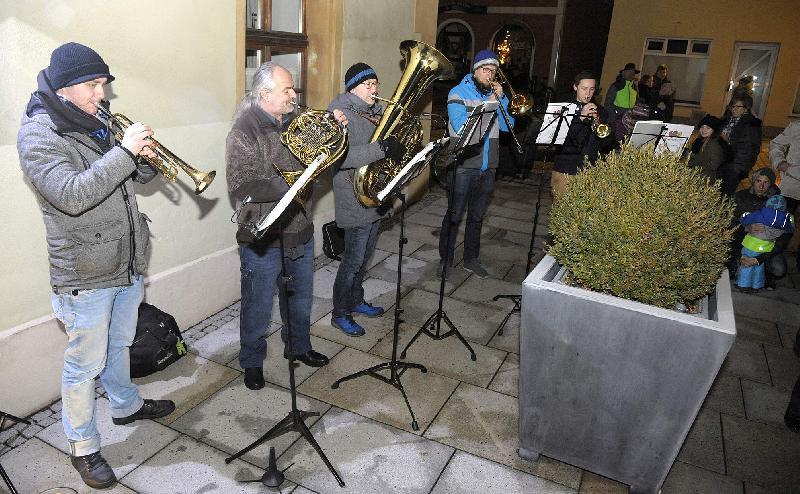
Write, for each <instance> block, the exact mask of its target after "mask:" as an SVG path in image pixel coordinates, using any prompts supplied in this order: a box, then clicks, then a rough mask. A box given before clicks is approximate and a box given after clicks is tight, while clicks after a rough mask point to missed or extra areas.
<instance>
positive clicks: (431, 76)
mask: <svg viewBox="0 0 800 494" xmlns="http://www.w3.org/2000/svg"><path fill="white" fill-rule="evenodd" d="M400 53H402V54H403V57H404V58H405V69H404V70H403V74H402V76H401V77H400V82H399V83H398V84H397V89H395V91H394V96H392V98H391V100H389V101H388V103H387V105H386V108H385V109H384V112H383V116H382V117H381V119H380V121H379V122H378V126H377V128H376V129H375V132H374V133H373V134H372V139H371V140H370V142H375V141H378V140H381V139H386V138H387V137H389V136H394V137H395V138H397V140H398V141H400V143H402V144H403V146H405V148H406V154H405V155H404V156H403V159H402V161H403V163H396V162H395V160H394V159H392V158H383V159H380V160H378V161H375V162H373V163H370V164H368V165H366V166H362V167H361V168H359V169H357V170H356V171H355V175H354V176H353V189H354V190H355V194H356V198H357V199H358V202H360V203H361V204H362V205H363V206H366V207H376V206H378V205H380V201H379V200H378V198H377V196H378V193H379V192H380V191H381V190H383V188H385V187H386V186H387V185H388V184H389V182H391V181H392V179H393V178H394V177H395V176H396V175H397V174H398V173H399V172H400V171H401V170H402V168H403V164H404V163H406V162H408V161H409V160H410V159H411V158H413V157H414V155H415V154H416V153H417V152H418V151H419V150H420V148H421V144H422V124H420V122H419V119H418V118H417V117H416V116H414V115H412V114H411V113H410V110H411V107H412V106H413V105H414V104H415V103H416V102H417V100H419V98H420V96H422V94H423V93H425V91H426V90H427V89H428V87H429V86H430V85H431V84H432V83H433V81H435V80H436V79H438V78H440V77H445V76H449V75H452V74H453V64H451V63H450V61H449V60H448V59H447V57H445V56H444V55H442V54H441V53H440V52H439V51H438V50H437V49H435V48H433V47H431V46H428V45H426V44H425V43H422V42H419V41H414V40H406V41H403V42H402V43H400Z"/></svg>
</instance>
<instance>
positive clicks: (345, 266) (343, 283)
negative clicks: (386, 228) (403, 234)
mask: <svg viewBox="0 0 800 494" xmlns="http://www.w3.org/2000/svg"><path fill="white" fill-rule="evenodd" d="M380 225H381V222H380V220H378V221H375V222H373V223H369V224H367V225H361V226H355V227H352V228H344V252H343V253H342V261H341V263H340V264H339V270H338V271H337V272H336V281H334V283H333V317H341V316H346V315H349V314H350V312H351V311H352V310H353V308H354V307H355V306H357V305H358V304H360V303H361V302H363V301H364V274H365V273H366V272H367V264H368V263H369V260H370V258H371V257H372V254H373V253H374V252H375V244H377V243H378V230H379V228H380Z"/></svg>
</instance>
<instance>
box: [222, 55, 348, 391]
mask: <svg viewBox="0 0 800 494" xmlns="http://www.w3.org/2000/svg"><path fill="white" fill-rule="evenodd" d="M296 100H297V93H295V91H294V87H293V81H292V75H291V74H290V73H289V71H287V70H286V69H285V68H283V67H281V66H280V65H278V64H276V63H274V62H267V63H265V64H262V65H261V67H259V68H258V70H256V73H255V74H254V76H253V85H252V90H251V91H249V92H248V93H246V94H245V95H244V97H242V101H241V102H240V103H239V108H238V110H237V114H236V119H235V121H234V123H233V128H231V131H230V132H229V133H228V137H227V140H226V145H225V162H226V165H227V178H228V191H229V193H230V194H231V196H233V197H234V198H235V199H236V200H237V201H239V202H245V201H246V200H247V201H249V202H248V203H247V204H246V205H245V206H244V207H243V208H242V210H241V212H240V215H239V221H240V226H239V229H238V231H237V232H236V240H237V241H238V243H239V259H240V261H241V289H242V308H241V312H240V316H239V317H240V327H239V335H240V343H241V350H240V352H239V364H240V365H241V366H242V368H243V369H244V384H245V386H247V387H248V388H249V389H253V390H257V389H261V388H263V387H264V384H265V382H264V372H263V362H264V359H265V358H266V356H267V341H266V336H267V329H268V328H269V325H270V322H271V320H272V299H273V295H274V294H275V287H276V283H277V282H278V277H279V276H280V274H281V249H280V247H279V242H280V237H279V236H282V237H283V245H284V252H283V256H284V259H283V261H284V262H285V264H286V275H287V276H288V277H289V283H288V287H287V291H288V294H287V295H288V300H286V298H285V297H284V294H283V293H282V292H279V298H280V310H281V317H282V319H283V322H284V324H283V326H282V328H281V338H282V339H283V342H284V344H286V343H287V340H288V330H287V319H286V308H287V307H288V309H289V317H290V320H289V321H288V324H290V325H291V330H292V333H291V336H292V342H291V343H292V345H291V346H292V353H293V354H294V357H295V358H296V359H297V360H299V361H301V362H303V363H304V364H306V365H309V366H312V367H321V366H323V365H325V364H327V363H328V357H326V356H325V355H323V354H321V353H319V352H316V351H314V350H313V349H312V348H311V339H310V336H309V327H310V319H311V302H312V299H313V285H314V224H313V223H312V219H311V216H310V215H311V213H310V210H311V204H310V199H309V200H308V201H306V202H305V208H304V207H302V206H300V204H299V203H297V202H292V203H291V204H290V205H289V206H288V207H287V209H286V210H285V211H284V212H283V215H282V216H281V218H280V219H279V220H278V221H276V222H275V224H273V225H272V226H271V227H269V228H268V229H267V230H266V232H265V233H264V234H263V236H261V237H260V238H259V237H256V236H255V235H254V234H253V233H252V230H251V229H250V228H249V226H248V225H249V224H250V223H254V222H256V221H257V220H258V219H259V218H262V217H263V216H264V215H265V214H266V213H267V212H269V211H270V210H271V209H272V208H273V207H274V206H275V204H276V203H277V202H278V201H279V200H280V199H281V197H283V195H284V194H286V192H288V190H289V184H287V183H286V180H285V179H284V178H283V177H282V176H281V174H279V173H278V171H277V170H276V169H275V167H274V166H273V164H275V165H277V166H279V167H280V168H281V169H282V170H287V171H290V170H302V169H303V166H302V165H301V163H300V161H299V160H298V159H297V158H296V157H295V156H294V155H293V154H292V153H291V152H290V151H289V148H288V147H286V146H284V145H283V144H282V143H281V132H284V131H286V130H287V128H288V127H289V124H290V123H291V121H292V120H293V119H294V117H295V115H294V110H295V104H296ZM334 115H335V116H336V117H337V119H338V120H339V122H341V123H346V122H347V120H346V119H345V118H344V115H342V114H341V113H338V114H337V113H335V114H334ZM287 304H288V306H287ZM283 355H284V357H285V358H288V357H289V355H288V350H287V347H284V352H283Z"/></svg>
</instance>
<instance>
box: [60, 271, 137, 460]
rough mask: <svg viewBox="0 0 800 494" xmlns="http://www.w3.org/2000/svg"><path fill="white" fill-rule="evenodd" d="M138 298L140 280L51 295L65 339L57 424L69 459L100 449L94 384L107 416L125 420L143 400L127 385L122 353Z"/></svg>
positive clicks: (133, 330) (133, 331)
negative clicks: (104, 399)
mask: <svg viewBox="0 0 800 494" xmlns="http://www.w3.org/2000/svg"><path fill="white" fill-rule="evenodd" d="M142 298H144V284H143V282H142V277H141V276H137V277H136V278H134V279H133V284H132V285H130V286H117V287H111V288H99V289H95V290H80V291H78V292H77V293H76V294H74V295H73V292H69V293H62V294H55V293H54V294H52V295H51V297H50V300H51V302H52V304H53V312H54V313H55V316H56V317H57V318H58V319H59V320H60V321H61V322H62V323H64V328H65V329H66V331H67V337H68V338H69V341H68V343H67V349H66V350H65V351H64V372H63V374H62V377H61V401H62V410H61V421H62V423H63V425H64V432H65V433H66V435H67V439H68V440H69V444H70V453H71V454H72V455H73V456H84V455H88V454H91V453H94V452H97V451H100V434H99V433H98V432H97V422H96V420H95V413H94V401H95V400H94V398H95V391H94V388H95V383H94V379H95V377H97V376H98V375H99V376H100V383H101V384H102V385H103V388H105V390H106V393H107V394H108V401H109V403H110V404H111V416H112V417H117V418H120V417H127V416H128V415H131V414H133V413H135V412H137V411H138V410H139V408H141V407H142V404H143V403H144V401H143V400H142V398H141V397H140V396H139V390H138V388H137V387H136V385H135V384H133V383H132V382H131V362H130V354H129V352H128V350H129V347H130V346H131V343H132V342H133V338H134V336H136V321H137V320H138V316H139V304H140V303H141V302H142Z"/></svg>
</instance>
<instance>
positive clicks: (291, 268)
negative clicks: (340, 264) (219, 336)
mask: <svg viewBox="0 0 800 494" xmlns="http://www.w3.org/2000/svg"><path fill="white" fill-rule="evenodd" d="M300 248H301V249H302V255H300V257H298V258H296V259H290V258H289V257H286V258H285V260H286V275H287V276H288V277H289V283H288V287H287V291H288V292H289V293H288V295H289V307H288V308H289V314H290V316H291V320H290V322H291V327H292V353H293V354H295V355H301V354H303V353H306V352H308V351H309V350H311V338H310V336H309V333H308V332H309V326H310V325H311V301H312V300H313V296H314V295H313V291H314V240H313V239H312V240H309V241H308V242H307V243H306V244H305V245H304V246H301V247H300ZM287 255H288V253H287ZM239 260H240V261H241V276H242V278H241V279H242V309H241V312H240V314H239V339H240V343H241V351H240V352H239V365H241V366H242V368H245V369H246V368H248V367H263V366H264V359H265V358H266V357H267V329H269V325H270V323H271V322H272V299H273V297H274V295H275V290H276V289H278V290H279V291H278V299H279V301H280V310H281V319H282V320H283V323H284V324H283V326H282V327H281V338H282V339H283V342H284V343H286V342H287V341H288V340H287V333H288V330H287V327H286V308H287V307H286V300H285V299H284V296H283V294H282V293H281V290H280V287H279V285H278V283H281V280H280V275H281V252H280V249H279V248H278V247H273V248H269V249H254V248H252V247H251V246H250V245H240V246H239Z"/></svg>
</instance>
